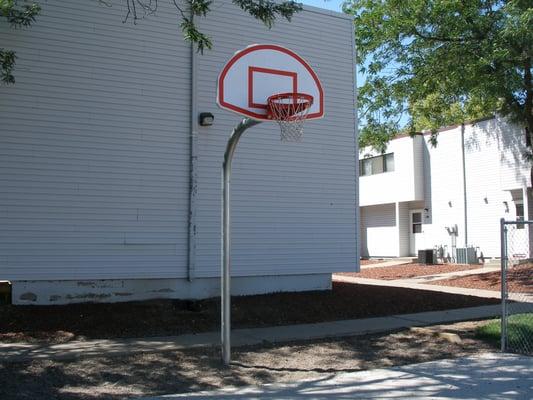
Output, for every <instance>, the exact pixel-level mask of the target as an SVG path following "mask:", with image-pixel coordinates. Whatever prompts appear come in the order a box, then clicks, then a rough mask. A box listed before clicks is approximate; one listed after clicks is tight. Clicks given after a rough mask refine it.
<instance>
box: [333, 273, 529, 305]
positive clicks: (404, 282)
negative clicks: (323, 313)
mask: <svg viewBox="0 0 533 400" xmlns="http://www.w3.org/2000/svg"><path fill="white" fill-rule="evenodd" d="M441 275H445V274H441ZM333 280H334V281H336V282H347V283H357V284H361V285H374V286H389V287H399V288H405V289H417V290H429V291H432V292H441V293H451V294H462V295H465V296H476V297H485V298H488V299H500V298H501V295H500V292H499V291H496V290H483V289H468V288H462V287H456V286H444V285H429V284H425V283H418V282H416V281H413V280H412V279H396V280H385V279H367V278H356V277H352V276H345V275H339V274H333ZM509 299H510V300H513V301H518V302H521V303H533V294H528V293H509Z"/></svg>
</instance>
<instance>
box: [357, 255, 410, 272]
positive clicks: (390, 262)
mask: <svg viewBox="0 0 533 400" xmlns="http://www.w3.org/2000/svg"><path fill="white" fill-rule="evenodd" d="M413 262H416V258H413V257H398V258H391V259H386V260H383V261H381V260H380V262H377V263H374V264H366V265H362V264H361V269H367V268H379V267H393V266H395V265H403V264H411V263H413Z"/></svg>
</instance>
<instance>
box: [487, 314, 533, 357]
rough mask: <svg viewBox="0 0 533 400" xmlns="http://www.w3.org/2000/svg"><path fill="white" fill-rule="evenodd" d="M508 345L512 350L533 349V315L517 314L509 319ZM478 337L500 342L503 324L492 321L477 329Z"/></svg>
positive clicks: (498, 321)
mask: <svg viewBox="0 0 533 400" xmlns="http://www.w3.org/2000/svg"><path fill="white" fill-rule="evenodd" d="M507 330H508V342H507V343H508V345H509V347H510V348H512V349H520V348H523V347H524V346H525V347H526V348H529V349H531V348H532V347H533V314H516V315H511V316H510V317H509V322H508V324H507ZM476 337H477V338H479V339H483V340H486V341H489V342H499V341H500V339H501V322H500V320H499V319H497V320H493V321H490V322H489V323H487V324H485V325H482V326H480V327H478V328H477V329H476Z"/></svg>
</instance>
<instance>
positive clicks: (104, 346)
mask: <svg viewBox="0 0 533 400" xmlns="http://www.w3.org/2000/svg"><path fill="white" fill-rule="evenodd" d="M532 306H533V305H532ZM532 311H533V307H532ZM500 312H501V309H500V306H499V305H489V306H481V307H469V308H461V309H455V310H447V311H431V312H423V313H416V314H401V315H395V316H388V317H378V318H364V319H354V320H344V321H334V322H322V323H317V324H299V325H287V326H277V327H271V328H255V329H236V330H233V331H232V346H243V345H254V344H260V343H263V342H264V341H268V342H288V341H296V340H312V339H320V338H331V337H343V336H357V335H364V334H367V333H377V332H388V331H394V330H398V329H402V328H409V327H415V326H427V325H435V324H441V323H448V322H457V321H468V320H473V319H483V318H492V317H497V316H499V315H500ZM522 312H524V311H522ZM219 341H220V333H219V332H207V333H200V334H196V335H194V334H188V335H181V336H171V337H159V338H143V339H114V340H87V341H72V342H68V343H64V344H55V345H46V346H40V345H36V344H29V343H0V360H2V361H4V362H19V361H26V360H35V359H44V358H46V359H75V358H78V357H89V356H102V355H103V356H118V355H125V354H135V353H143V352H146V353H155V352H163V351H173V350H181V349H186V348H191V347H201V346H213V345H218V344H219Z"/></svg>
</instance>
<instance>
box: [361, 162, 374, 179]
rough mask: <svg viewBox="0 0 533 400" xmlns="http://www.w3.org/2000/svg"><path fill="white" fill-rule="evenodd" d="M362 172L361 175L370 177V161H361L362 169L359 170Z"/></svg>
mask: <svg viewBox="0 0 533 400" xmlns="http://www.w3.org/2000/svg"><path fill="white" fill-rule="evenodd" d="M361 170H362V171H363V175H372V159H371V158H367V159H364V160H363V168H361Z"/></svg>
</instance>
